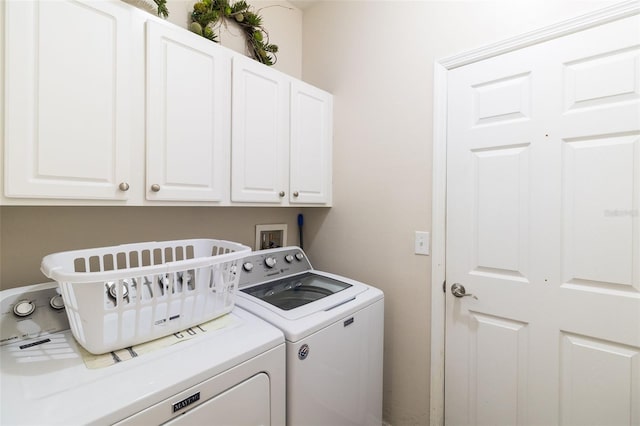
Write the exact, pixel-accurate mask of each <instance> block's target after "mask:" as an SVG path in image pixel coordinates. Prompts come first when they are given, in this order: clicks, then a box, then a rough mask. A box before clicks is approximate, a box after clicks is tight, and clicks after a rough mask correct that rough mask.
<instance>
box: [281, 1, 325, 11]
mask: <svg viewBox="0 0 640 426" xmlns="http://www.w3.org/2000/svg"><path fill="white" fill-rule="evenodd" d="M319 1H321V0H289V3H291V4H292V5H294V6H295V7H297V8H298V9H301V10H305V9H308V8H309V7H311V6H312V5H314V4H315V3H318V2H319Z"/></svg>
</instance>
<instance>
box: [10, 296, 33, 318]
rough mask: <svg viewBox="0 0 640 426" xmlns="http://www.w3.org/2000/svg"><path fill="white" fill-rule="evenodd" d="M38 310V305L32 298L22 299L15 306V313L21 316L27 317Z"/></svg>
mask: <svg viewBox="0 0 640 426" xmlns="http://www.w3.org/2000/svg"><path fill="white" fill-rule="evenodd" d="M35 310H36V305H35V303H33V302H32V301H30V300H21V301H19V302H18V303H16V304H15V305H14V306H13V313H14V314H16V315H17V316H19V317H27V316H29V315H31V314H32V313H33V311H35Z"/></svg>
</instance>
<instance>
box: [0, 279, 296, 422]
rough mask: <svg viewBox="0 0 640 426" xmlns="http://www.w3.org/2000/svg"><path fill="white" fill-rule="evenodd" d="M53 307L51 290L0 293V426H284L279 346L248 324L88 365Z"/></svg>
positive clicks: (234, 319)
mask: <svg viewBox="0 0 640 426" xmlns="http://www.w3.org/2000/svg"><path fill="white" fill-rule="evenodd" d="M63 306H64V305H63V301H62V300H61V298H60V295H59V294H58V292H57V284H56V283H45V284H37V285H32V286H26V287H20V288H16V289H10V290H4V291H2V292H0V307H1V318H0V319H1V322H0V325H1V334H0V344H1V346H0V390H1V395H2V397H1V398H0V404H1V406H0V424H3V425H44V424H47V425H72V424H117V425H128V424H138V425H139V424H145V425H151V424H170V425H184V424H192V425H194V424H211V425H219V426H223V425H224V426H226V425H234V426H235V425H247V426H249V425H251V426H256V425H273V426H281V425H282V424H284V422H285V344H284V337H283V334H282V332H280V331H279V330H278V329H277V328H275V327H273V326H271V325H270V324H268V323H266V322H265V321H263V320H261V319H259V318H258V317H256V316H254V315H252V314H250V313H248V312H246V311H244V310H242V309H240V308H235V309H234V310H233V311H231V313H229V314H227V315H224V316H222V317H220V318H218V319H215V320H213V321H210V322H207V323H204V324H202V325H200V326H196V327H192V328H189V329H187V330H185V331H184V332H180V333H175V334H174V335H170V336H167V337H165V338H162V339H158V340H155V341H153V342H148V343H145V344H142V345H138V346H133V347H131V348H127V349H123V350H120V351H115V352H111V353H108V354H105V355H102V356H95V355H91V354H89V353H88V352H86V351H85V350H84V349H83V348H81V347H80V346H79V345H78V344H77V343H76V341H75V339H74V338H73V335H72V334H71V331H70V330H69V323H68V321H67V316H66V314H65V312H64V307H63ZM248 407H250V408H249V409H248Z"/></svg>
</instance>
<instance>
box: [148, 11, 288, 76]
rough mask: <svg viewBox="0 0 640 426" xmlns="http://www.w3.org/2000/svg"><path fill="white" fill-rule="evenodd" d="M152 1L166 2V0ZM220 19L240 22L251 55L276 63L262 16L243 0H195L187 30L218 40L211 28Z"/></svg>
mask: <svg viewBox="0 0 640 426" xmlns="http://www.w3.org/2000/svg"><path fill="white" fill-rule="evenodd" d="M154 1H155V2H156V3H158V2H162V3H165V2H166V0H154ZM165 9H166V8H165ZM158 14H160V11H158ZM221 19H222V20H224V19H228V20H233V22H235V23H237V24H238V25H239V26H240V28H241V29H242V31H243V32H244V34H245V38H246V40H247V49H248V50H249V52H250V53H251V56H252V57H253V59H255V60H256V61H258V62H262V63H263V64H266V65H273V64H275V63H276V61H277V57H276V55H275V54H276V53H277V52H278V46H276V45H275V44H270V43H269V33H267V30H265V29H264V27H263V26H262V17H261V16H260V15H258V14H257V13H255V12H254V11H253V10H252V8H251V6H249V4H248V3H247V2H246V1H245V0H238V1H236V2H234V3H230V2H229V0H200V1H198V2H197V3H195V4H194V5H193V12H191V24H190V25H189V30H190V31H192V32H194V33H196V34H198V35H201V36H202V37H204V38H207V39H209V40H211V41H214V42H216V43H217V42H218V40H217V38H218V34H216V33H215V31H214V30H213V29H214V28H215V26H216V24H218V21H220V20H221Z"/></svg>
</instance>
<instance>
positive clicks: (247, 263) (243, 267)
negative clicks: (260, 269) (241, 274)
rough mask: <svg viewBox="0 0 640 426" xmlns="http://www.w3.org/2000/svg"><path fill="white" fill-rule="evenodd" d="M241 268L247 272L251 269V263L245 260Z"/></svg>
mask: <svg viewBox="0 0 640 426" xmlns="http://www.w3.org/2000/svg"><path fill="white" fill-rule="evenodd" d="M242 269H244V270H245V271H247V272H249V271H251V270H252V269H253V263H251V262H245V263H243V264H242Z"/></svg>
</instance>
